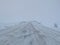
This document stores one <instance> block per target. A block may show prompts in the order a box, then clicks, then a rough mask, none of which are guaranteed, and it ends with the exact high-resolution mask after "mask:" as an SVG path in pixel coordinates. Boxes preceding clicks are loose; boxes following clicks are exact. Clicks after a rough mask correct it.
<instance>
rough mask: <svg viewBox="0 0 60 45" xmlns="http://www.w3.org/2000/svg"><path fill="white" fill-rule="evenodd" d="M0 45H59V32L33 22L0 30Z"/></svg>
mask: <svg viewBox="0 0 60 45" xmlns="http://www.w3.org/2000/svg"><path fill="white" fill-rule="evenodd" d="M0 45H60V32H58V31H55V30H54V29H51V28H48V27H45V26H43V25H42V24H40V23H38V22H36V21H33V22H21V23H19V24H17V25H14V26H12V27H10V28H6V29H3V30H0Z"/></svg>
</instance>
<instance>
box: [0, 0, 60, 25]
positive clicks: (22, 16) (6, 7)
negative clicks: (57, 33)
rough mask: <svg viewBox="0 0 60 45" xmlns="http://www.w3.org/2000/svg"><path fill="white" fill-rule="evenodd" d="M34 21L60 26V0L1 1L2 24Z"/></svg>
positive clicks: (0, 19) (0, 14)
mask: <svg viewBox="0 0 60 45" xmlns="http://www.w3.org/2000/svg"><path fill="white" fill-rule="evenodd" d="M33 20H37V21H38V22H42V23H43V24H45V25H53V24H54V23H57V24H58V25H60V0H0V23H17V22H20V21H33Z"/></svg>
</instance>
